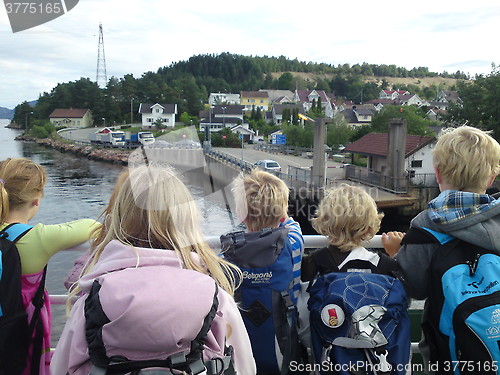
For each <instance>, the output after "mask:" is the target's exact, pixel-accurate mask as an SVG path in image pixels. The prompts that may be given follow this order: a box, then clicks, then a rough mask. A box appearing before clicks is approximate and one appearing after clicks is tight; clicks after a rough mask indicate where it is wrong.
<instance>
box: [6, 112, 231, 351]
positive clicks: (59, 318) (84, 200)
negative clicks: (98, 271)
mask: <svg viewBox="0 0 500 375" xmlns="http://www.w3.org/2000/svg"><path fill="white" fill-rule="evenodd" d="M8 122H9V121H8V120H0V160H3V159H5V158H8V157H26V158H29V159H31V160H33V161H34V162H36V163H39V164H41V165H43V166H44V168H45V169H46V171H47V175H48V179H47V185H46V188H45V192H44V193H45V196H44V198H43V199H42V201H41V205H40V210H39V211H38V214H37V216H36V217H35V218H34V219H33V220H32V221H31V222H30V223H31V224H36V223H39V222H41V223H44V224H56V223H62V222H67V221H71V220H76V219H81V218H93V219H97V218H98V217H99V215H100V213H101V212H102V210H103V209H104V208H105V207H106V204H107V202H108V199H109V197H110V195H111V191H112V189H113V187H114V184H115V181H116V178H117V176H118V174H119V173H120V172H121V171H122V170H123V168H124V167H123V166H121V165H117V164H111V163H104V162H98V161H91V160H88V159H86V158H82V157H77V156H75V155H73V154H68V153H61V152H59V151H55V150H51V149H48V148H45V147H42V146H38V145H36V144H35V143H31V142H20V141H15V140H14V138H15V137H16V135H17V134H19V131H16V130H12V129H7V128H5V127H4V126H5V125H7V124H8ZM184 177H185V178H184V181H185V182H186V184H188V187H189V190H190V191H191V193H192V194H193V196H194V197H195V198H196V199H197V202H198V203H199V207H200V211H201V214H202V223H203V225H202V229H203V232H204V234H205V235H207V236H208V235H220V234H222V233H225V232H227V231H228V230H230V229H231V228H232V226H233V225H234V224H233V222H232V218H231V216H230V215H229V214H228V212H227V209H226V207H225V206H224V205H223V204H221V203H220V202H218V201H215V200H211V199H206V198H204V197H205V196H207V195H209V194H210V193H212V190H214V189H215V190H217V188H216V187H213V186H212V185H211V183H209V181H208V178H206V177H205V176H204V175H203V174H202V173H200V171H194V172H193V173H185V174H184ZM78 256H79V253H77V252H67V251H66V252H61V253H59V254H56V255H55V256H54V257H52V259H51V260H50V262H49V268H48V277H47V289H48V290H49V293H51V294H63V293H65V292H66V290H65V288H64V285H63V281H64V279H65V277H66V275H67V273H68V271H69V270H70V269H71V267H72V266H73V261H74V259H76V258H77V257H78ZM53 310H54V316H53V319H54V329H53V345H55V343H56V342H57V338H58V337H59V335H60V331H61V330H62V327H63V324H64V321H65V315H64V308H63V307H61V306H55V307H54V309H53Z"/></svg>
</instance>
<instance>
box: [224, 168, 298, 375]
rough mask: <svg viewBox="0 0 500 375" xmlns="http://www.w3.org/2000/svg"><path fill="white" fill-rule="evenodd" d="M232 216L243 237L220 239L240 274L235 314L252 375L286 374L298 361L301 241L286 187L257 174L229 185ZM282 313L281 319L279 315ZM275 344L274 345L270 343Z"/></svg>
mask: <svg viewBox="0 0 500 375" xmlns="http://www.w3.org/2000/svg"><path fill="white" fill-rule="evenodd" d="M233 194H234V198H235V203H236V214H237V216H238V217H239V218H240V219H241V220H242V222H243V223H244V224H245V225H246V228H247V232H246V233H243V232H235V233H231V234H229V235H224V236H222V237H221V241H222V245H223V250H224V256H225V258H226V259H228V260H229V261H230V262H232V263H234V264H235V265H237V266H238V267H240V269H241V270H242V271H243V278H244V279H243V283H242V284H241V286H240V287H239V289H238V302H239V307H240V311H241V314H242V316H243V320H244V323H245V326H246V328H247V331H248V333H249V336H250V341H251V342H252V349H253V353H254V358H255V361H256V364H257V371H258V374H274V373H287V372H286V367H285V368H283V367H284V366H288V365H289V363H290V361H292V360H294V359H295V358H296V357H297V356H298V352H297V351H298V348H299V346H298V339H297V334H296V324H295V322H296V319H297V314H296V309H295V308H294V306H295V305H296V303H297V297H298V292H299V288H300V262H301V259H302V253H303V251H304V239H303V238H302V232H301V229H300V226H299V224H298V223H297V222H296V221H294V220H293V219H292V218H290V217H289V216H288V195H289V191H288V187H287V186H286V184H285V183H284V182H283V181H282V180H281V179H279V178H278V177H276V176H274V175H272V174H271V173H269V172H265V171H263V170H261V169H254V170H253V171H252V172H251V173H250V174H247V175H241V176H240V177H239V178H238V179H237V180H236V181H235V183H234V187H233ZM284 311H285V312H287V313H286V314H283V312H284ZM276 343H277V344H276Z"/></svg>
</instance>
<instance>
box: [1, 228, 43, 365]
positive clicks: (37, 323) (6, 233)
mask: <svg viewBox="0 0 500 375" xmlns="http://www.w3.org/2000/svg"><path fill="white" fill-rule="evenodd" d="M31 228H33V226H32V225H28V224H23V223H12V224H10V225H8V226H7V227H5V228H4V229H3V230H2V231H1V232H0V235H1V236H2V237H3V238H6V239H7V240H9V241H11V242H13V243H16V242H17V241H19V239H21V238H22V237H23V236H24V235H25V234H26V233H28V232H29V231H30V230H31ZM0 270H1V268H0ZM0 276H1V272H0ZM46 277H47V266H45V268H44V269H43V275H42V280H41V281H40V285H39V286H38V289H37V290H36V292H35V295H34V296H33V299H32V300H31V303H32V304H33V306H34V307H35V309H34V310H33V316H32V317H31V321H30V323H29V337H32V336H33V332H35V335H34V338H33V354H32V356H31V372H30V373H31V374H32V375H38V373H39V370H40V357H41V355H42V350H43V348H42V346H43V331H44V327H43V322H42V320H41V319H40V311H41V309H42V307H43V305H44V304H45V293H44V292H45V279H46Z"/></svg>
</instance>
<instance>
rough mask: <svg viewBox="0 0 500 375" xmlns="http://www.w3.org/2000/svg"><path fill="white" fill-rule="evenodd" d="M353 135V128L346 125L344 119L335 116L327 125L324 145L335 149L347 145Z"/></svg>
mask: <svg viewBox="0 0 500 375" xmlns="http://www.w3.org/2000/svg"><path fill="white" fill-rule="evenodd" d="M354 133H355V130H354V128H353V127H352V126H350V125H349V124H348V123H347V121H346V119H345V117H344V116H342V115H337V116H335V117H334V118H333V121H332V122H330V123H328V124H327V130H326V137H327V138H326V144H327V145H328V146H331V147H332V148H333V149H336V148H338V147H339V146H340V145H345V144H347V143H348V142H349V141H350V140H351V138H352V136H353V135H354Z"/></svg>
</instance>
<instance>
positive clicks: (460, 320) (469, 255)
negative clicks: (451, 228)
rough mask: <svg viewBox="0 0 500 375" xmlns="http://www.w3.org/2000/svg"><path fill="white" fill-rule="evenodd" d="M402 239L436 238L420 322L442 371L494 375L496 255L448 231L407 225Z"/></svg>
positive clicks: (498, 318)
mask: <svg viewBox="0 0 500 375" xmlns="http://www.w3.org/2000/svg"><path fill="white" fill-rule="evenodd" d="M402 243H403V244H419V243H421V244H423V243H435V244H436V245H437V246H438V248H437V250H436V251H435V253H434V255H433V257H432V260H431V265H430V267H431V269H430V285H429V297H428V302H427V310H428V313H427V315H426V319H425V320H424V321H423V323H422V330H423V331H424V334H425V338H426V342H428V344H429V346H430V361H431V363H434V364H436V365H437V366H439V369H440V373H454V374H464V373H472V374H479V373H480V374H498V373H499V368H498V367H499V366H500V257H499V256H498V255H496V254H493V253H492V252H491V251H488V250H487V249H483V248H480V247H477V246H474V245H472V244H470V243H467V242H465V241H462V240H459V239H457V238H455V237H452V236H450V235H447V234H444V233H440V232H436V231H433V230H431V229H428V228H414V227H412V228H410V230H409V231H408V233H407V234H406V236H405V238H404V239H403V241H402Z"/></svg>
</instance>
